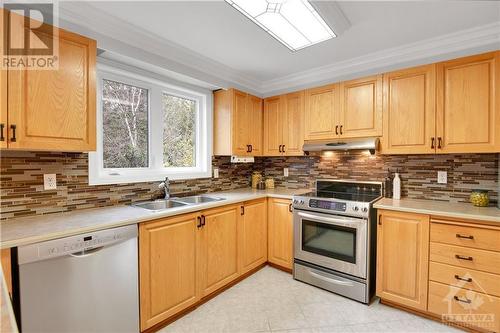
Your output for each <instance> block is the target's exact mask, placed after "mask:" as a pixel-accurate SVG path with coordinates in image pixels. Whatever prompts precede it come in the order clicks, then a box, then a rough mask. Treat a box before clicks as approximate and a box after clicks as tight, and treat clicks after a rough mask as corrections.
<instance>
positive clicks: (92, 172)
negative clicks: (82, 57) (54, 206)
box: [89, 64, 213, 185]
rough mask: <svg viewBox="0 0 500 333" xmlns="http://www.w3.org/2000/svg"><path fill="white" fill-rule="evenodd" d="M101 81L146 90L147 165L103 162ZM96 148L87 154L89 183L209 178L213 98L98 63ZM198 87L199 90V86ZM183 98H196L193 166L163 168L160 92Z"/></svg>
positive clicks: (210, 172) (200, 92)
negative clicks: (109, 165) (106, 164)
mask: <svg viewBox="0 0 500 333" xmlns="http://www.w3.org/2000/svg"><path fill="white" fill-rule="evenodd" d="M103 80H111V81H117V82H121V83H125V84H130V85H134V86H137V87H140V88H144V89H148V98H149V100H148V167H145V168H113V169H111V168H104V164H103V110H102V88H103ZM96 89H97V117H96V126H97V130H96V134H97V145H96V146H97V150H96V151H95V152H91V153H89V184H90V185H101V184H123V183H137V182H152V181H161V180H163V179H165V177H168V178H169V179H172V180H182V179H195V178H210V177H211V175H212V159H211V156H212V113H213V112H212V99H211V95H210V94H208V93H207V92H204V91H195V90H193V89H187V88H185V87H182V86H179V85H174V84H171V83H169V82H167V80H166V79H165V80H158V79H156V78H153V77H149V76H146V75H140V74H136V73H135V72H133V71H125V70H123V69H119V68H115V67H111V66H108V65H103V64H98V66H97V87H96ZM200 90H201V89H200ZM163 93H166V94H168V95H172V96H176V97H182V98H186V99H190V100H194V101H196V105H197V117H196V157H195V161H196V166H195V167H185V168H183V167H179V168H164V167H163V110H162V105H161V95H162V94H163Z"/></svg>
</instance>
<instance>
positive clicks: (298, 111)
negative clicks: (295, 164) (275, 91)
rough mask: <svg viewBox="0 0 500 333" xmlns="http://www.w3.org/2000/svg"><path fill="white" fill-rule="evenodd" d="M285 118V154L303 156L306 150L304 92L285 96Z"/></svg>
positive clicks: (283, 123)
mask: <svg viewBox="0 0 500 333" xmlns="http://www.w3.org/2000/svg"><path fill="white" fill-rule="evenodd" d="M283 107H284V113H285V114H284V120H283V121H282V126H283V130H282V133H283V148H282V151H283V154H284V155H286V156H302V155H304V152H303V151H302V147H303V146H304V92H303V91H299V92H294V93H290V94H286V95H284V96H283Z"/></svg>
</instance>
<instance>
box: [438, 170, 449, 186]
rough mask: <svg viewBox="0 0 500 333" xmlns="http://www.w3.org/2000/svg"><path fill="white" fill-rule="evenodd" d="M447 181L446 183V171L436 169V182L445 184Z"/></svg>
mask: <svg viewBox="0 0 500 333" xmlns="http://www.w3.org/2000/svg"><path fill="white" fill-rule="evenodd" d="M447 183H448V172H446V171H438V184H447Z"/></svg>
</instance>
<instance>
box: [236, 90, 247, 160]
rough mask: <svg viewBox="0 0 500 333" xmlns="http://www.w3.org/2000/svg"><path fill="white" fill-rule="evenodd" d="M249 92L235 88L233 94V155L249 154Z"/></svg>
mask: <svg viewBox="0 0 500 333" xmlns="http://www.w3.org/2000/svg"><path fill="white" fill-rule="evenodd" d="M247 106H248V105H247V94H246V93H243V92H241V91H238V90H235V91H234V95H233V108H234V109H233V117H234V125H233V129H234V130H233V141H232V142H233V149H232V150H233V155H240V156H243V155H249V154H250V151H249V147H248V146H249V145H250V131H251V128H250V126H251V124H250V122H249V119H250V117H249V109H248V107H247Z"/></svg>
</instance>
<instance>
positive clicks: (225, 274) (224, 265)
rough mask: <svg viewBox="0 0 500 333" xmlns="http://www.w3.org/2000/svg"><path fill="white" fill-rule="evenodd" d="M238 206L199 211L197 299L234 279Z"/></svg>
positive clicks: (236, 273) (236, 268) (236, 264)
mask: <svg viewBox="0 0 500 333" xmlns="http://www.w3.org/2000/svg"><path fill="white" fill-rule="evenodd" d="M239 214H240V208H239V206H226V207H222V208H217V209H212V210H208V211H204V212H202V217H203V218H204V226H203V227H202V228H201V231H202V232H201V239H200V242H199V244H198V246H199V252H198V253H199V258H200V263H199V266H198V267H199V269H200V271H199V279H200V286H201V292H200V293H201V296H202V297H203V296H207V295H209V294H211V293H212V292H214V291H216V290H217V289H219V288H221V287H223V286H224V285H226V284H227V283H229V282H231V281H232V280H233V279H235V278H236V277H237V276H238V273H239V272H238V218H239Z"/></svg>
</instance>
